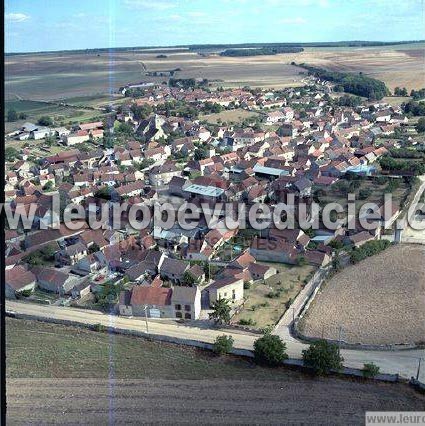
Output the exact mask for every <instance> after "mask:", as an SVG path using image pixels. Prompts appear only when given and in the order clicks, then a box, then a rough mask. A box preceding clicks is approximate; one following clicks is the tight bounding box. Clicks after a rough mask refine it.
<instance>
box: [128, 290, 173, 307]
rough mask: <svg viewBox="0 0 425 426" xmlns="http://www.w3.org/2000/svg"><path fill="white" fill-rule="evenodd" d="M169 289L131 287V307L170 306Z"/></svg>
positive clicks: (170, 291)
mask: <svg viewBox="0 0 425 426" xmlns="http://www.w3.org/2000/svg"><path fill="white" fill-rule="evenodd" d="M171 294H172V290H171V288H165V287H145V286H136V287H133V290H132V293H131V302H130V303H131V305H132V306H133V305H156V306H166V305H170V304H171Z"/></svg>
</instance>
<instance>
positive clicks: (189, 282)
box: [181, 271, 196, 287]
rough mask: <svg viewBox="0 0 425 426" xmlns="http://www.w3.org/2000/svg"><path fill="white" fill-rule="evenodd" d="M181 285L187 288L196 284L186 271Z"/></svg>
mask: <svg viewBox="0 0 425 426" xmlns="http://www.w3.org/2000/svg"><path fill="white" fill-rule="evenodd" d="M181 282H182V284H183V285H185V286H188V287H192V286H193V285H194V284H195V283H196V279H195V277H194V276H193V275H192V274H191V273H190V272H188V271H186V272H185V273H184V274H183V276H182V280H181Z"/></svg>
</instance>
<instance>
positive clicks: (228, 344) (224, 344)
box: [213, 334, 233, 355]
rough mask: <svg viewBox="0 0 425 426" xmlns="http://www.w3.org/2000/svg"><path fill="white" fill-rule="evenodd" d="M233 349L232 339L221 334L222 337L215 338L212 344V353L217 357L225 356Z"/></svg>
mask: <svg viewBox="0 0 425 426" xmlns="http://www.w3.org/2000/svg"><path fill="white" fill-rule="evenodd" d="M232 349H233V337H232V336H226V335H225V334H223V335H222V336H217V338H216V339H215V342H214V347H213V351H214V352H215V353H216V354H217V355H225V354H228V353H230V352H231V351H232Z"/></svg>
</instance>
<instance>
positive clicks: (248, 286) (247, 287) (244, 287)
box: [243, 281, 251, 290]
mask: <svg viewBox="0 0 425 426" xmlns="http://www.w3.org/2000/svg"><path fill="white" fill-rule="evenodd" d="M250 288H251V283H250V282H249V281H244V282H243V289H244V290H249V289H250Z"/></svg>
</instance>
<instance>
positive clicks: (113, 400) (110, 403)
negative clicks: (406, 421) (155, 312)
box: [7, 360, 425, 425]
mask: <svg viewBox="0 0 425 426" xmlns="http://www.w3.org/2000/svg"><path fill="white" fill-rule="evenodd" d="M140 362H143V360H140ZM76 368H78V367H77V366H76ZM7 386H8V388H7V400H8V411H7V421H8V424H9V425H20V424H34V423H35V424H50V423H55V424H107V423H109V424H162V425H163V424H344V425H351V424H364V416H365V411H369V410H370V411H376V410H379V411H385V410H391V411H395V410H403V411H409V410H410V411H418V410H424V409H425V399H424V397H423V396H422V395H419V394H416V393H415V392H414V391H413V390H412V389H409V388H408V387H407V386H406V385H391V384H376V383H372V382H368V383H363V382H360V381H345V380H340V379H334V378H326V379H319V378H318V379H316V378H308V377H305V378H290V379H289V380H287V379H285V380H282V381H262V382H258V381H252V380H245V381H239V380H231V379H230V380H211V379H206V380H202V381H201V380H114V379H113V378H110V379H109V380H106V379H104V380H100V379H56V380H50V379H10V380H9V381H8V382H7Z"/></svg>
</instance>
